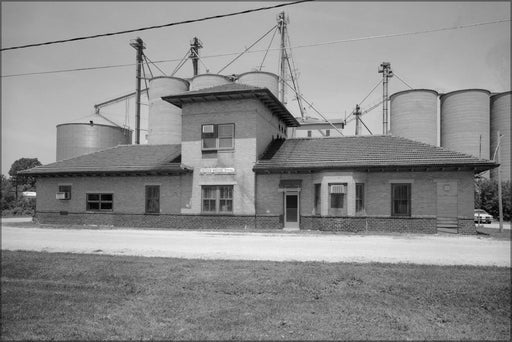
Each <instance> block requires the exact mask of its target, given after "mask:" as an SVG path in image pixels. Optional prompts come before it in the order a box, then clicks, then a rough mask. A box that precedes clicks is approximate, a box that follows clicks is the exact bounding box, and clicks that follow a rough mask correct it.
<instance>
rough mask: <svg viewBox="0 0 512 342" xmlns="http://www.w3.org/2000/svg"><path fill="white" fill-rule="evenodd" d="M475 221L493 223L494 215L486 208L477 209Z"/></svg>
mask: <svg viewBox="0 0 512 342" xmlns="http://www.w3.org/2000/svg"><path fill="white" fill-rule="evenodd" d="M475 222H476V223H478V222H480V223H491V222H492V216H491V215H489V214H488V213H487V212H486V211H485V210H483V209H475Z"/></svg>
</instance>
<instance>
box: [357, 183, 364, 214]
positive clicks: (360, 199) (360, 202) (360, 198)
mask: <svg viewBox="0 0 512 342" xmlns="http://www.w3.org/2000/svg"><path fill="white" fill-rule="evenodd" d="M363 211H364V183H356V213H361V212H363Z"/></svg>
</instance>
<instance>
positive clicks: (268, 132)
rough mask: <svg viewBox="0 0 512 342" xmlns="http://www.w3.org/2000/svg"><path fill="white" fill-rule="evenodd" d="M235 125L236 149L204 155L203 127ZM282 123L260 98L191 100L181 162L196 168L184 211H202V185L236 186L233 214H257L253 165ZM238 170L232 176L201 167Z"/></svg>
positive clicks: (185, 117)
mask: <svg viewBox="0 0 512 342" xmlns="http://www.w3.org/2000/svg"><path fill="white" fill-rule="evenodd" d="M228 123H233V124H234V125H235V143H234V149H233V150H224V151H218V152H216V153H209V154H203V153H202V151H201V126H202V125H203V124H228ZM278 133H279V122H278V120H277V119H276V117H275V116H273V115H272V114H271V113H270V111H269V110H268V109H267V108H266V107H265V106H264V105H263V104H262V103H261V102H260V101H258V100H230V101H216V102H208V103H202V102H201V103H192V104H187V105H185V106H184V107H183V120H182V137H183V142H182V163H183V164H185V165H187V166H190V167H193V168H194V174H193V181H192V184H190V185H189V187H190V188H189V189H184V192H186V193H187V195H188V198H183V201H184V202H186V203H188V204H189V207H188V208H184V209H182V211H181V212H182V213H183V214H200V213H201V185H208V184H211V185H233V190H234V191H233V214H235V215H254V213H255V203H254V187H255V184H254V180H255V175H254V172H253V171H252V167H253V166H254V163H255V162H256V160H257V156H258V154H260V153H262V152H263V150H264V149H265V148H266V146H267V145H268V144H269V143H270V141H271V140H272V137H273V136H274V137H277V135H278ZM204 167H208V168H226V167H232V168H234V169H235V173H234V174H233V175H201V174H200V172H199V171H200V169H201V168H204Z"/></svg>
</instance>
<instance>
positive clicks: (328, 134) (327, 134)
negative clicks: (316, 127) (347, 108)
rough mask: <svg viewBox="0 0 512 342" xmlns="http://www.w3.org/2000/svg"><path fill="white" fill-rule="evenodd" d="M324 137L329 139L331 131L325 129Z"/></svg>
mask: <svg viewBox="0 0 512 342" xmlns="http://www.w3.org/2000/svg"><path fill="white" fill-rule="evenodd" d="M325 136H326V137H330V136H331V130H330V129H326V130H325Z"/></svg>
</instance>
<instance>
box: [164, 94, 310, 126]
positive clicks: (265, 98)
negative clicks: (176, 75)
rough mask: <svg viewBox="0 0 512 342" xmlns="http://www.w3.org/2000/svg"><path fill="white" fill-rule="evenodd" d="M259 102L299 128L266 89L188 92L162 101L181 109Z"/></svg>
mask: <svg viewBox="0 0 512 342" xmlns="http://www.w3.org/2000/svg"><path fill="white" fill-rule="evenodd" d="M253 98H256V99H258V100H260V101H261V102H262V103H263V104H264V105H265V106H266V107H267V108H268V109H269V110H270V111H271V112H272V113H274V114H275V115H277V116H278V117H279V118H280V119H281V120H283V122H284V123H285V124H286V125H287V126H289V127H299V126H300V124H299V122H298V121H297V119H295V118H294V117H293V115H292V114H291V113H290V112H289V111H288V109H286V107H285V106H284V105H283V104H282V103H281V101H279V100H278V99H277V98H276V97H275V95H274V94H272V92H271V91H270V90H268V89H267V88H257V89H237V90H227V91H217V92H206V91H205V92H200V91H197V92H188V93H183V94H178V95H171V96H164V97H162V100H164V101H167V102H169V103H171V104H173V105H175V106H176V107H179V108H182V107H183V106H184V105H186V104H193V103H199V102H208V101H226V100H242V99H253Z"/></svg>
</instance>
